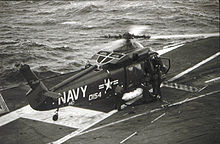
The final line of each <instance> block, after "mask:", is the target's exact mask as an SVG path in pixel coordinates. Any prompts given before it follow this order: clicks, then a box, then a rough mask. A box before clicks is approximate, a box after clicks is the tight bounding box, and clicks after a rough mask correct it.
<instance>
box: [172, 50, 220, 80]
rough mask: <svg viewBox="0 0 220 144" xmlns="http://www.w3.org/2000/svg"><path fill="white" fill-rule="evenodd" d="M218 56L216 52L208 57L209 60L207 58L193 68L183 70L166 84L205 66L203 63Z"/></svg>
mask: <svg viewBox="0 0 220 144" xmlns="http://www.w3.org/2000/svg"><path fill="white" fill-rule="evenodd" d="M219 55H220V52H217V53H216V54H214V55H212V56H210V57H209V58H207V59H205V60H203V61H201V62H199V63H198V64H196V65H194V66H193V67H191V68H188V69H187V70H185V71H183V72H181V73H179V74H178V75H176V76H174V77H173V78H171V79H169V80H168V82H171V81H174V80H177V79H178V78H180V77H182V76H183V75H185V74H187V73H189V72H191V71H193V70H194V69H196V68H198V67H200V66H201V65H203V64H205V63H207V62H209V61H211V60H213V59H214V58H216V57H217V56H219Z"/></svg>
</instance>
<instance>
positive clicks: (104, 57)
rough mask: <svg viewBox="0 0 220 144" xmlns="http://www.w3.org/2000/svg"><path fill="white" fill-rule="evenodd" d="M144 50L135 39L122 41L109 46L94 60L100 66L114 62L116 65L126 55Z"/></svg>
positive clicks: (94, 57) (96, 55)
mask: <svg viewBox="0 0 220 144" xmlns="http://www.w3.org/2000/svg"><path fill="white" fill-rule="evenodd" d="M143 48H144V47H143V46H142V45H141V44H140V43H138V42H137V41H135V40H133V39H129V40H126V39H121V40H118V41H115V42H113V43H110V45H107V46H106V47H105V48H103V49H102V50H101V51H99V52H98V53H96V54H95V55H94V56H93V57H92V59H96V63H97V64H98V65H104V64H107V63H110V62H112V61H114V63H115V62H117V61H119V60H120V59H122V58H123V57H124V56H126V54H128V53H130V52H133V51H136V50H139V49H143Z"/></svg>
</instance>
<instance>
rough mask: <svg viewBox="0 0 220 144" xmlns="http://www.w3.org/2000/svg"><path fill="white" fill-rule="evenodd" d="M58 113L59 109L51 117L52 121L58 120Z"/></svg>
mask: <svg viewBox="0 0 220 144" xmlns="http://www.w3.org/2000/svg"><path fill="white" fill-rule="evenodd" d="M58 111H59V108H57V110H56V112H55V114H54V115H53V121H57V120H58Z"/></svg>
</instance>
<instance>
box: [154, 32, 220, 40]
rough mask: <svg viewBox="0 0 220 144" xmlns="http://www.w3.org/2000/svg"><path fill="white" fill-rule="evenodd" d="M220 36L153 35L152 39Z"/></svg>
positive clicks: (216, 34) (207, 34)
mask: <svg viewBox="0 0 220 144" xmlns="http://www.w3.org/2000/svg"><path fill="white" fill-rule="evenodd" d="M211 36H219V33H206V34H205V33H204V34H184V35H159V36H156V35H155V36H154V35H152V36H151V38H150V39H179V38H196V37H211Z"/></svg>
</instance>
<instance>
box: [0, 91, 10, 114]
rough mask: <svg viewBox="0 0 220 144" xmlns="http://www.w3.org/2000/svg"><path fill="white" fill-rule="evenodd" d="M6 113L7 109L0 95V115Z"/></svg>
mask: <svg viewBox="0 0 220 144" xmlns="http://www.w3.org/2000/svg"><path fill="white" fill-rule="evenodd" d="M6 112H9V109H8V107H7V105H6V103H5V101H4V98H3V97H2V95H1V93H0V114H4V113H6Z"/></svg>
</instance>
